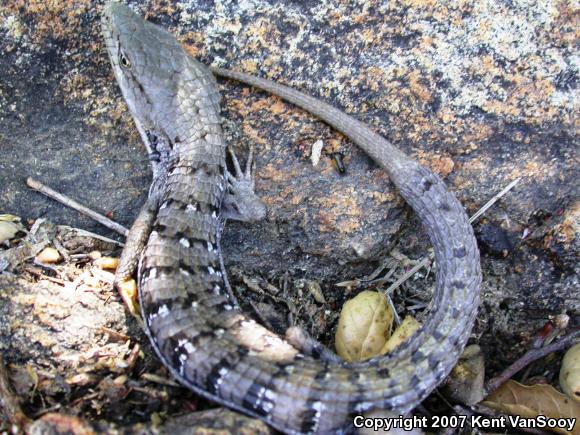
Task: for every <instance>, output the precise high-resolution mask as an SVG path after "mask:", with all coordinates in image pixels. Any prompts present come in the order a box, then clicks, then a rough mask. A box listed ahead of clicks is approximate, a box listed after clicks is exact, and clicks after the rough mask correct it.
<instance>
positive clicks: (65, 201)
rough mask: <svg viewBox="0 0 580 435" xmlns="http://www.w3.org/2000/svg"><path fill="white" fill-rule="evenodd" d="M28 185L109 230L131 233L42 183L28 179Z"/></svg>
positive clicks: (124, 233) (125, 234) (122, 233)
mask: <svg viewBox="0 0 580 435" xmlns="http://www.w3.org/2000/svg"><path fill="white" fill-rule="evenodd" d="M26 184H27V185H28V187H31V188H32V189H34V190H37V191H38V192H40V193H42V194H44V195H46V196H48V197H50V198H52V199H55V200H56V201H58V202H60V203H61V204H64V205H66V206H67V207H70V208H72V209H74V210H76V211H78V212H80V213H82V214H84V215H86V216H88V217H90V218H91V219H94V220H95V221H97V222H99V223H100V224H102V225H104V226H106V227H107V228H109V229H111V230H113V231H116V232H117V233H119V234H121V235H123V236H125V237H127V234H128V232H129V231H128V230H127V228H125V227H124V226H122V225H120V224H118V223H117V222H114V221H112V220H111V219H109V218H107V217H105V216H103V215H101V214H99V213H96V212H94V211H93V210H91V209H90V208H88V207H85V206H84V205H81V204H79V203H78V202H76V201H75V200H74V199H71V198H69V197H68V196H65V195H63V194H61V193H58V192H57V191H55V190H52V189H51V188H50V187H48V186H45V185H44V184H42V183H41V182H40V181H37V180H35V179H34V178H32V177H28V178H27V179H26Z"/></svg>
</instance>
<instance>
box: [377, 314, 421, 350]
mask: <svg viewBox="0 0 580 435" xmlns="http://www.w3.org/2000/svg"><path fill="white" fill-rule="evenodd" d="M420 327H421V324H420V323H419V322H418V321H417V319H415V318H414V317H413V316H407V317H405V318H404V319H403V321H402V322H401V324H400V325H399V326H398V327H397V329H395V332H393V335H392V336H391V338H389V341H387V342H386V343H385V345H384V346H383V348H382V349H381V351H380V353H379V355H384V354H386V353H389V352H391V351H392V350H393V349H395V348H396V347H397V346H399V345H400V344H401V343H403V342H404V341H405V340H407V339H408V338H409V337H410V336H411V335H413V333H414V332H415V331H416V330H417V329H419V328H420Z"/></svg>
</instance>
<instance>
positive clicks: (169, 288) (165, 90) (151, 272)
mask: <svg viewBox="0 0 580 435" xmlns="http://www.w3.org/2000/svg"><path fill="white" fill-rule="evenodd" d="M102 28H103V33H104V37H105V41H106V45H107V49H108V52H109V56H110V59H111V63H112V65H113V69H114V71H115V75H116V78H117V81H118V82H119V85H120V87H121V90H122V93H123V96H124V98H125V100H126V102H127V105H128V106H129V109H130V111H131V113H132V115H133V118H134V120H135V123H136V125H137V128H138V130H139V132H140V134H141V136H142V138H143V140H144V142H145V145H146V146H147V148H148V151H149V153H150V158H151V160H152V164H153V172H154V175H153V183H152V186H151V188H150V192H149V196H148V200H147V202H146V204H145V206H144V207H143V209H142V211H141V213H140V214H139V217H138V218H137V220H136V222H135V224H134V225H133V227H132V228H131V232H130V235H129V237H128V239H127V242H128V243H127V246H126V249H125V251H124V252H123V257H122V262H121V264H122V265H121V267H120V269H119V271H118V274H117V278H118V279H119V280H122V279H125V278H126V277H127V276H128V275H130V273H131V272H132V269H134V267H135V266H136V265H137V262H138V263H139V267H138V285H139V296H140V304H141V310H142V314H143V318H144V321H145V326H146V331H147V333H148V335H149V338H150V339H151V343H152V345H153V347H154V349H155V350H156V352H157V354H158V356H159V358H160V359H161V360H162V361H163V363H164V364H165V365H166V366H167V367H168V368H169V370H170V371H171V373H172V374H173V375H174V376H175V377H176V378H177V379H178V380H179V381H180V382H181V383H182V384H184V385H186V386H187V387H189V388H190V389H192V390H193V391H195V392H197V393H199V394H200V395H203V396H205V397H207V398H210V399H211V400H213V401H215V402H218V403H220V404H222V405H225V406H227V407H230V408H233V409H236V410H239V411H242V412H244V413H246V414H249V415H252V416H256V417H258V418H260V419H262V420H264V421H265V422H267V423H268V424H270V425H271V426H273V427H275V428H277V429H279V430H282V431H284V432H287V433H331V432H332V433H342V432H345V431H346V430H348V429H349V427H350V424H349V417H352V416H353V415H355V414H360V413H363V412H366V411H369V410H372V409H377V408H380V409H388V410H395V411H398V412H400V413H404V412H407V411H409V410H411V409H412V408H413V407H415V406H416V405H417V404H418V403H419V402H421V401H422V400H423V399H424V398H425V397H426V396H427V395H428V394H429V392H430V391H432V390H433V388H435V386H436V385H437V384H438V383H439V382H440V381H441V380H442V379H443V378H444V377H445V376H446V375H447V374H448V373H449V371H450V370H451V368H452V367H453V366H454V364H455V363H456V361H457V359H458V357H459V355H460V353H461V351H462V349H463V347H464V345H465V342H466V341H467V338H468V337H469V334H470V331H471V328H472V326H473V322H474V319H475V316H476V312H477V307H478V305H479V287H480V283H481V271H480V265H479V253H478V250H477V246H476V241H475V238H474V236H473V232H472V229H471V226H470V224H469V222H468V218H467V216H466V214H465V211H464V210H463V207H462V206H461V204H460V203H459V202H458V201H457V199H456V198H455V196H454V195H453V194H452V193H450V192H449V191H448V190H447V188H446V187H445V185H444V183H443V182H442V181H441V180H440V179H439V178H438V177H437V176H436V175H434V174H433V173H432V172H431V171H429V170H428V169H426V168H424V167H422V166H421V165H419V164H418V163H416V162H415V161H414V160H412V159H410V158H409V157H407V156H406V155H405V154H404V153H402V152H401V151H400V150H398V149H397V148H395V147H394V146H393V145H391V144H390V143H389V142H388V141H387V140H385V139H384V138H382V137H381V136H379V135H378V134H376V133H374V132H373V131H371V130H370V129H369V128H368V127H367V126H366V125H364V124H363V123H360V122H358V121H356V120H355V119H353V118H352V117H350V116H348V115H346V114H344V113H343V112H341V111H339V110H337V109H335V108H333V107H331V106H329V105H327V104H325V103H322V102H320V101H318V100H316V99H314V98H312V97H309V96H307V95H305V94H303V93H300V92H298V91H296V90H292V89H290V88H287V87H283V86H281V85H277V84H274V83H272V82H268V81H265V80H262V79H257V78H252V77H250V76H247V75H243V74H240V73H235V72H229V71H225V70H221V69H215V70H214V71H215V72H216V73H218V74H221V75H224V76H227V77H231V78H235V79H238V80H242V81H245V82H247V83H250V84H252V85H254V86H258V87H260V88H263V89H265V90H268V91H271V92H273V93H276V94H278V95H280V96H282V97H283V98H285V99H287V100H288V101H291V102H293V103H295V104H297V105H299V106H302V107H304V108H305V109H306V110H308V111H310V112H312V113H313V114H315V115H317V116H319V117H320V118H321V119H323V120H324V121H326V122H328V123H329V124H331V125H332V126H334V127H335V128H336V129H338V130H339V131H341V132H342V133H344V134H345V135H347V136H348V137H349V138H351V139H352V141H353V142H354V143H355V144H357V145H358V146H360V147H361V148H362V149H363V150H364V151H365V152H367V153H368V154H369V155H370V156H371V157H372V158H373V159H374V160H375V161H376V162H377V163H378V164H379V165H380V166H381V167H383V168H384V169H385V170H386V171H387V173H388V174H389V176H390V178H391V179H392V180H393V182H394V183H395V184H396V186H397V187H398V189H399V191H400V193H401V195H402V196H403V197H404V198H405V200H406V201H407V202H408V203H409V204H410V205H411V207H412V208H413V209H414V210H415V212H416V213H417V215H418V216H419V217H420V219H421V221H422V223H423V225H424V226H425V228H426V229H427V231H428V233H429V237H430V239H431V242H432V244H433V247H434V251H435V258H436V262H437V278H436V288H435V292H434V298H433V302H432V310H431V313H430V317H429V318H428V319H427V320H426V322H425V323H424V324H423V326H422V327H421V328H420V330H419V331H417V332H416V333H415V334H414V335H413V336H412V337H410V338H409V340H407V341H406V342H404V343H403V344H402V345H401V346H400V347H399V348H397V349H396V351H394V353H392V354H389V355H387V356H384V357H379V358H374V359H372V360H369V361H365V362H360V363H352V364H347V363H339V362H331V361H324V362H323V361H320V360H317V359H314V358H312V357H309V356H304V355H299V356H297V357H296V358H295V359H294V360H292V361H287V362H272V361H265V360H263V359H260V358H258V357H256V355H255V354H254V353H253V352H252V351H250V350H249V349H248V348H247V347H244V346H242V345H240V344H239V343H238V342H237V340H236V338H235V336H234V334H233V333H231V331H232V328H235V327H236V326H239V322H240V319H244V317H243V316H242V315H241V313H240V310H239V308H238V306H237V304H235V303H234V301H233V300H232V299H231V298H230V297H229V295H228V292H227V291H226V289H225V284H224V276H223V275H222V273H221V272H220V265H219V255H218V249H219V246H218V245H219V243H218V242H219V235H220V231H221V228H222V222H223V219H225V218H230V217H233V218H238V219H244V220H254V219H259V218H261V217H262V216H263V215H264V209H263V207H262V206H261V204H260V203H259V201H258V199H257V198H256V197H255V195H254V194H253V183H252V182H251V180H250V179H248V178H247V175H248V174H247V173H246V174H241V173H238V174H237V175H238V179H235V178H234V177H233V176H231V175H229V174H228V173H227V169H226V163H225V150H226V145H225V143H224V139H223V136H222V131H221V127H220V116H219V112H220V109H219V95H218V91H217V85H216V82H215V79H214V78H213V76H212V74H211V72H210V71H209V70H208V69H207V68H206V67H204V66H203V65H202V64H200V63H199V62H197V61H196V60H195V59H193V58H192V57H191V56H189V55H188V54H187V53H186V51H185V50H184V49H183V48H182V47H181V46H180V44H179V43H178V42H177V40H176V39H175V38H174V37H173V36H172V35H171V34H169V33H168V32H166V31H165V30H163V29H162V28H160V27H158V26H156V25H153V24H152V23H149V22H147V21H145V20H143V19H142V18H141V17H139V16H138V15H136V14H135V13H133V12H132V11H131V10H130V9H129V8H128V7H126V6H123V5H122V4H119V3H110V4H109V5H107V6H106V7H105V10H104V13H103V18H102ZM237 172H239V171H237Z"/></svg>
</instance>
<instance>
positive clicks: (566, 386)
mask: <svg viewBox="0 0 580 435" xmlns="http://www.w3.org/2000/svg"><path fill="white" fill-rule="evenodd" d="M560 386H561V387H562V391H564V393H566V395H567V396H568V397H570V398H571V399H572V400H575V401H577V402H580V343H578V344H576V345H574V346H572V347H571V348H570V349H568V351H567V352H566V354H565V355H564V359H562V367H561V368H560ZM579 424H580V422H579Z"/></svg>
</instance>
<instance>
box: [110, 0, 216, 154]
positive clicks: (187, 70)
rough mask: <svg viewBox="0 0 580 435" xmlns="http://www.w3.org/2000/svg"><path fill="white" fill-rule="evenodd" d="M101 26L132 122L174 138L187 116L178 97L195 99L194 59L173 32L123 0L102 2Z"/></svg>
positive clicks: (187, 106) (159, 134) (184, 107)
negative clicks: (121, 0)
mask: <svg viewBox="0 0 580 435" xmlns="http://www.w3.org/2000/svg"><path fill="white" fill-rule="evenodd" d="M101 28H102V32H103V36H104V39H105V44H106V47H107V51H108V53H109V58H110V60H111V65H112V67H113V71H114V73H115V77H116V79H117V82H118V83H119V87H120V88H121V92H122V93H123V97H124V98H125V101H126V102H127V105H128V106H129V110H130V111H131V114H132V115H133V118H134V119H135V120H136V123H138V124H141V125H142V126H143V128H144V129H145V130H147V131H148V133H149V132H152V133H153V134H155V135H156V136H158V137H160V138H165V139H167V141H168V142H169V143H172V142H173V141H174V138H176V137H179V136H180V132H179V131H177V128H176V126H179V125H180V124H182V125H183V124H184V122H181V119H180V118H184V119H186V117H187V113H186V112H187V110H190V107H191V104H189V105H187V104H181V103H183V101H185V102H191V101H193V103H195V98H196V93H195V91H196V89H197V88H196V81H195V79H197V78H198V77H195V76H194V75H195V74H196V72H195V71H193V70H194V69H192V68H191V65H190V64H191V63H192V62H196V61H195V60H193V59H192V58H191V57H190V56H189V55H188V54H187V53H186V51H185V50H184V49H183V47H182V46H181V45H180V44H179V42H178V41H177V40H176V39H175V37H174V36H173V35H171V34H170V33H169V32H167V31H166V30H165V29H163V28H162V27H159V26H157V25H155V24H153V23H150V22H148V21H146V20H144V19H143V18H142V17H141V16H139V15H138V14H136V13H135V12H133V11H132V10H131V9H130V8H129V7H128V6H126V5H124V4H122V3H118V2H110V3H109V4H107V5H106V6H105V8H104V10H103V13H102V19H101ZM192 71H193V72H192ZM192 76H194V77H192ZM212 78H213V76H212ZM197 87H199V83H197ZM192 88H193V89H192ZM198 92H199V91H198ZM180 99H183V101H181V100H180ZM216 104H217V103H216Z"/></svg>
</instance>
